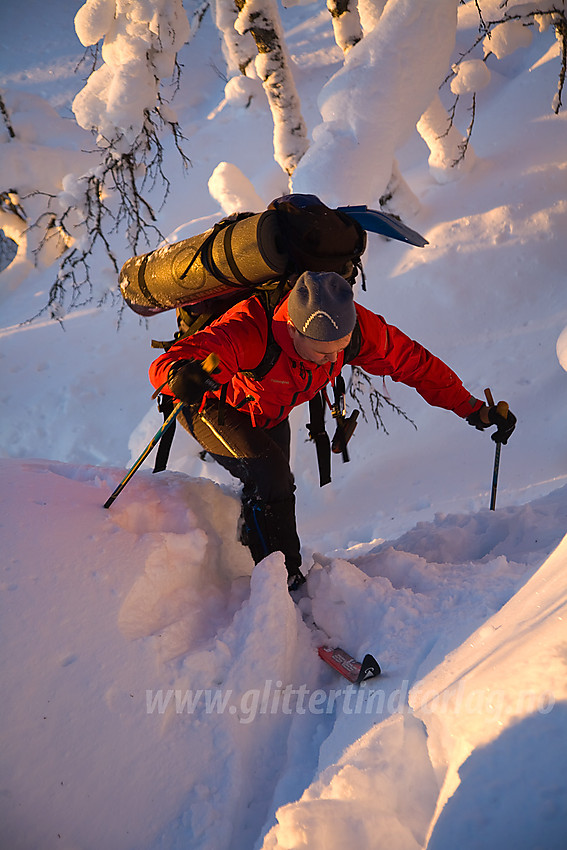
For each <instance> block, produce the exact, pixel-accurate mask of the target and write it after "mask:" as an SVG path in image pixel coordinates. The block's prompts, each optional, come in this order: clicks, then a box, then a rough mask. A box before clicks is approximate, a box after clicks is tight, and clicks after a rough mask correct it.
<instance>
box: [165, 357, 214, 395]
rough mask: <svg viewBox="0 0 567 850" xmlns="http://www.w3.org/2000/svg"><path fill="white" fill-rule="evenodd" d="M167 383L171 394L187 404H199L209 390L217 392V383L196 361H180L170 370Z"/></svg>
mask: <svg viewBox="0 0 567 850" xmlns="http://www.w3.org/2000/svg"><path fill="white" fill-rule="evenodd" d="M167 383H168V384H169V388H170V390H171V392H172V393H173V394H174V396H175V397H176V398H178V399H179V401H183V402H185V404H198V403H199V402H200V401H201V399H202V398H203V396H204V394H205V393H206V391H207V390H215V389H216V388H217V387H218V384H217V382H216V381H215V380H214V378H212V377H211V376H210V374H209V373H208V372H207V371H206V370H205V369H203V367H202V365H201V364H200V363H197V362H196V361H195V360H178V361H177V363H174V364H173V366H172V367H171V369H170V370H169V373H168V376H167Z"/></svg>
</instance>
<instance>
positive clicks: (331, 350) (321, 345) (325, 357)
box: [287, 324, 352, 366]
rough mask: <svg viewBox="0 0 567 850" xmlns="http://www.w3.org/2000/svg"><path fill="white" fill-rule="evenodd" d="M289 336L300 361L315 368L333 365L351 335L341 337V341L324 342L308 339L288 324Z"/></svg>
mask: <svg viewBox="0 0 567 850" xmlns="http://www.w3.org/2000/svg"><path fill="white" fill-rule="evenodd" d="M287 327H288V330H289V335H290V337H291V339H292V341H293V347H294V348H295V350H296V352H297V354H298V356H299V357H301V359H302V360H307V361H308V362H309V363H316V364H317V366H324V365H325V364H326V363H335V361H336V359H337V357H338V356H339V354H340V352H341V351H343V350H344V349H345V348H346V347H347V345H348V344H349V342H350V338H351V336H352V333H350V334H348V336H343V337H342V338H341V339H335V340H332V342H325V341H323V340H318V339H310V338H309V337H308V336H304V335H303V334H302V333H300V332H299V331H298V330H297V328H296V327H295V326H294V325H292V324H288V326H287Z"/></svg>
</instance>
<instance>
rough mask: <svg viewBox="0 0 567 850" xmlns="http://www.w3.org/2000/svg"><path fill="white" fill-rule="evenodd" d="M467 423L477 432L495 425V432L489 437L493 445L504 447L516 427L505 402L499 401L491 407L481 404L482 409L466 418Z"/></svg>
mask: <svg viewBox="0 0 567 850" xmlns="http://www.w3.org/2000/svg"><path fill="white" fill-rule="evenodd" d="M504 411H506V415H504ZM487 420H488V421H487ZM467 422H468V423H469V425H472V426H473V427H474V428H477V429H478V430H479V431H484V429H485V428H490V426H491V425H496V431H495V432H494V433H493V434H491V437H492V439H493V440H494V442H495V443H502V445H503V446H505V445H506V443H507V442H508V439H509V437H511V435H512V433H513V431H514V428H515V427H516V422H517V419H516V417H515V416H514V414H513V413H512V411H511V410H510V409H509V408H508V405H507V404H506V402H503V401H499V402H498V404H495V405H493V406H492V407H487V406H486V404H483V405H482V407H479V409H478V410H475V412H474V413H471V415H470V416H467Z"/></svg>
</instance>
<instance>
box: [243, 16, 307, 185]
mask: <svg viewBox="0 0 567 850" xmlns="http://www.w3.org/2000/svg"><path fill="white" fill-rule="evenodd" d="M235 2H236V7H237V8H238V10H239V12H240V14H239V16H238V19H237V22H236V29H237V32H239V33H240V34H241V35H244V33H247V32H250V33H251V34H252V37H253V39H254V41H255V42H256V47H257V48H258V56H257V57H256V71H257V73H258V76H259V77H260V79H261V80H262V85H263V86H264V91H265V92H266V96H267V98H268V103H269V105H270V110H271V112H272V118H273V120H274V158H275V160H276V162H277V163H278V165H280V166H281V168H283V170H284V171H286V172H287V173H288V174H289V175H291V174H293V172H294V170H295V167H296V166H297V163H298V162H299V160H300V159H301V157H302V156H303V154H304V153H305V151H306V150H307V148H308V147H309V142H308V140H307V128H306V126H305V122H304V120H303V116H302V114H301V105H300V102H299V96H298V94H297V89H296V87H295V81H294V79H293V75H292V73H291V69H290V60H289V56H288V54H287V50H286V47H285V42H284V37H283V30H282V26H281V23H280V19H279V13H278V10H277V6H276V3H275V0H262V2H259V0H235Z"/></svg>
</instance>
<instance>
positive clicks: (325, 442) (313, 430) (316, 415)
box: [307, 392, 331, 487]
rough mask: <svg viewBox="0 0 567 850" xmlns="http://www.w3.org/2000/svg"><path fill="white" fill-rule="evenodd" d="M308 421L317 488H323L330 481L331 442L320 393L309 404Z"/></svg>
mask: <svg viewBox="0 0 567 850" xmlns="http://www.w3.org/2000/svg"><path fill="white" fill-rule="evenodd" d="M309 419H310V421H309V424H308V425H307V430H308V431H309V436H310V438H311V439H312V440H313V442H314V443H315V449H316V451H317V465H318V467H319V486H320V487H324V486H325V484H329V482H330V481H331V441H330V440H329V435H328V434H327V432H326V430H325V399H324V397H323V394H322V393H320V392H319V393H317V395H316V396H315V397H314V398H312V399H311V401H310V402H309Z"/></svg>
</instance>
